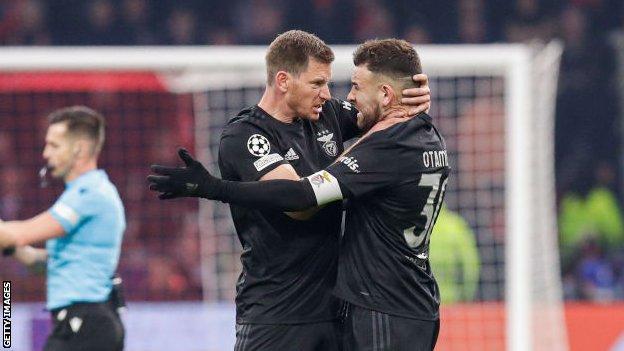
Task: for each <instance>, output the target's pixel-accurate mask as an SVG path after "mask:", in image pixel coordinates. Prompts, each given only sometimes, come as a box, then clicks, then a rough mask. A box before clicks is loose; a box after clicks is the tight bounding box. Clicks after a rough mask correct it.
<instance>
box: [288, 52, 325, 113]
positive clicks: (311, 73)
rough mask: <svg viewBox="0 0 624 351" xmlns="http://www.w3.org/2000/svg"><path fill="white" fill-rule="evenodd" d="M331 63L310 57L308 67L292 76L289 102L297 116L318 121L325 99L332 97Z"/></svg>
mask: <svg viewBox="0 0 624 351" xmlns="http://www.w3.org/2000/svg"><path fill="white" fill-rule="evenodd" d="M330 79H331V65H330V64H328V63H321V62H319V61H317V60H314V59H312V58H311V59H310V61H309V62H308V68H307V69H306V70H305V71H303V72H301V73H300V74H299V76H298V77H294V76H293V77H292V80H291V81H292V88H290V87H289V88H290V89H288V94H287V104H288V106H289V107H290V108H291V109H292V110H293V111H294V112H295V115H296V116H297V117H300V118H303V119H309V120H312V121H316V120H318V119H319V114H320V113H321V111H322V109H323V104H324V103H325V101H327V100H329V99H331V94H330V92H329V80H330Z"/></svg>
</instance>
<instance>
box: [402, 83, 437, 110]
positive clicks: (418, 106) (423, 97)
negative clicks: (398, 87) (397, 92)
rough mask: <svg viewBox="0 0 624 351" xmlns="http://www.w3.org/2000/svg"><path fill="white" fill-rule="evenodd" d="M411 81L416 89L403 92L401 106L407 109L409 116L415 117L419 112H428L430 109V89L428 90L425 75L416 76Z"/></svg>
mask: <svg viewBox="0 0 624 351" xmlns="http://www.w3.org/2000/svg"><path fill="white" fill-rule="evenodd" d="M412 80H414V82H415V83H416V85H418V88H409V89H405V90H403V92H402V94H403V98H402V99H401V104H403V105H406V106H407V107H408V113H409V115H410V116H415V115H417V114H419V113H421V112H429V109H430V108H431V89H429V78H428V77H427V75H426V74H424V73H422V74H416V75H414V76H413V77H412Z"/></svg>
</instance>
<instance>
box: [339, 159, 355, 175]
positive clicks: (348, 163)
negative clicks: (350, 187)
mask: <svg viewBox="0 0 624 351" xmlns="http://www.w3.org/2000/svg"><path fill="white" fill-rule="evenodd" d="M338 162H342V163H344V164H345V165H346V166H347V167H349V169H351V170H352V171H353V172H355V173H360V169H359V167H360V165H358V163H357V162H358V161H357V159H356V158H355V157H352V156H342V157H341V158H339V159H338Z"/></svg>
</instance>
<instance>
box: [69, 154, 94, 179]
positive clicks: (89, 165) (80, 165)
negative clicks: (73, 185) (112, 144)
mask: <svg viewBox="0 0 624 351" xmlns="http://www.w3.org/2000/svg"><path fill="white" fill-rule="evenodd" d="M95 169H97V161H96V160H95V159H90V160H88V161H86V162H80V161H79V160H78V161H76V164H75V165H74V167H73V168H72V170H71V171H69V173H68V174H67V175H66V176H65V179H63V181H64V182H65V183H69V182H71V181H72V180H74V179H76V178H78V177H80V176H81V175H83V174H85V173H87V172H90V171H93V170H95Z"/></svg>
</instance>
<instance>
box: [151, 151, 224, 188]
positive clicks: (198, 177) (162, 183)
mask: <svg viewBox="0 0 624 351" xmlns="http://www.w3.org/2000/svg"><path fill="white" fill-rule="evenodd" d="M178 155H179V156H180V158H181V159H182V161H184V164H185V165H186V167H165V166H159V165H152V166H151V169H152V171H153V172H154V173H156V175H153V174H151V175H149V176H148V177H147V180H148V181H149V182H150V186H149V188H150V190H153V191H158V192H160V194H159V195H158V198H159V199H161V200H166V199H174V198H177V197H206V198H214V197H213V196H214V195H215V194H217V193H218V190H219V179H218V178H215V177H213V176H212V175H211V174H210V173H209V172H208V171H207V170H206V168H204V166H203V165H202V164H201V163H200V162H199V161H197V160H195V159H194V158H193V157H192V156H191V154H189V152H188V151H187V150H186V149H184V148H180V149H178ZM211 195H212V196H211Z"/></svg>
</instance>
